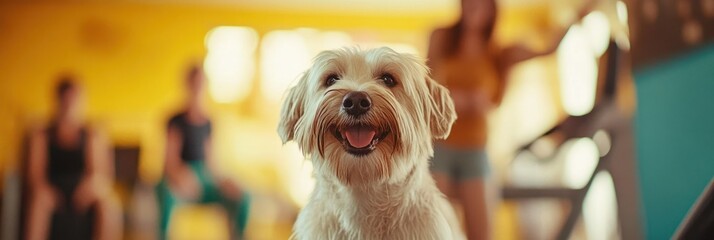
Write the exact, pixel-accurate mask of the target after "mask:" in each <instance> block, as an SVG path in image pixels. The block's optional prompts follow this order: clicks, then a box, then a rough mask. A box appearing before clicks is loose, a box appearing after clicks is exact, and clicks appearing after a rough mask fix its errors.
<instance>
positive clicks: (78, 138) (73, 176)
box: [25, 76, 122, 240]
mask: <svg viewBox="0 0 714 240" xmlns="http://www.w3.org/2000/svg"><path fill="white" fill-rule="evenodd" d="M55 100H56V104H57V107H56V112H55V114H54V116H53V117H52V120H51V121H50V124H49V127H46V128H44V129H37V130H34V131H32V133H31V136H30V146H29V150H30V151H29V156H28V157H29V158H28V161H29V162H28V180H29V187H30V201H29V208H28V213H27V214H28V215H27V218H26V219H27V222H26V224H25V226H26V229H25V231H26V232H25V237H26V239H30V240H44V239H66V238H72V239H78V238H79V239H121V232H122V229H121V226H122V220H121V212H120V209H119V203H118V200H117V199H116V197H115V194H114V192H113V191H112V181H113V158H112V155H111V151H110V144H109V143H108V141H107V139H106V137H105V136H104V135H103V134H102V133H101V132H100V131H99V130H98V129H95V128H91V127H90V126H88V125H87V124H86V123H85V121H84V118H83V117H84V116H83V114H84V112H83V111H84V104H85V103H84V95H83V92H82V88H81V87H80V86H79V85H77V83H76V82H75V81H74V79H73V78H72V77H69V76H65V77H62V78H60V81H59V83H58V85H57V87H56V99H55ZM90 210H91V211H90ZM90 212H91V213H90ZM58 214H60V215H63V216H70V217H69V218H66V217H61V218H56V216H57V215H58ZM78 216H79V218H84V219H87V218H88V219H89V222H87V221H79V220H77V217H78ZM53 220H54V221H64V222H60V223H53ZM66 222H82V224H84V225H86V226H79V228H80V229H91V230H90V231H81V230H77V229H74V228H73V227H71V226H75V227H77V226H76V225H72V224H70V225H67V223H66ZM57 224H60V225H61V226H64V227H58V226H60V225H57ZM67 226H70V227H67ZM53 227H54V228H55V229H51V228H53ZM57 228H60V229H57ZM50 232H51V233H50ZM78 232H83V233H78Z"/></svg>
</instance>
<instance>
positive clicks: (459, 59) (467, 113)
mask: <svg viewBox="0 0 714 240" xmlns="http://www.w3.org/2000/svg"><path fill="white" fill-rule="evenodd" d="M586 1H587V2H585V3H584V5H583V6H584V7H583V8H582V9H581V10H580V11H579V12H578V16H577V20H578V21H579V20H580V18H582V17H583V16H585V14H587V13H588V12H589V9H591V8H592V6H593V5H594V3H595V0H586ZM497 13H498V11H497V4H496V2H495V0H461V17H460V18H459V20H458V21H457V22H456V23H455V24H454V25H452V26H450V27H446V28H440V29H436V30H435V31H434V32H432V34H431V38H430V41H429V42H430V43H429V52H428V59H429V61H428V65H429V67H430V68H431V69H432V70H433V71H432V76H433V78H434V79H435V80H437V81H439V82H441V83H442V84H444V85H445V86H446V87H447V88H449V90H450V92H451V96H452V98H453V99H454V104H455V108H456V112H457V115H458V119H457V120H456V122H455V123H454V126H453V127H452V130H451V134H450V135H449V137H448V138H447V139H446V140H442V141H439V142H437V143H436V144H435V149H434V160H433V161H432V164H431V171H432V175H433V177H434V180H435V181H436V183H437V186H438V187H439V189H440V190H441V191H442V192H443V193H444V194H446V195H447V196H448V197H449V198H457V199H459V200H460V202H461V205H462V206H463V211H464V217H465V222H466V232H467V235H468V238H469V239H490V238H491V233H490V232H491V231H490V230H491V229H490V228H491V226H490V213H489V211H488V209H492V208H493V206H490V203H488V201H487V199H488V194H487V189H489V188H490V185H489V184H490V182H489V180H488V174H489V171H490V170H489V163H488V158H487V154H486V152H485V148H486V141H487V139H488V135H487V130H488V129H487V122H486V121H487V115H488V113H489V112H490V110H491V109H493V108H495V107H497V106H498V105H499V104H500V103H501V100H502V99H503V95H504V93H505V89H506V85H507V82H506V79H507V75H508V72H509V70H510V69H511V67H513V66H514V65H516V64H518V63H520V62H523V61H526V60H529V59H532V58H535V57H539V56H544V55H548V54H551V53H553V52H554V51H555V50H556V49H557V48H558V45H559V44H560V41H561V40H562V39H563V37H564V36H565V33H566V32H567V27H566V28H564V29H560V30H559V32H558V34H557V36H554V38H553V39H552V40H551V41H549V42H548V45H547V46H546V48H545V49H544V50H542V51H536V50H533V49H530V48H528V47H526V46H524V45H520V44H519V45H514V46H505V47H504V46H498V45H497V43H496V42H495V41H494V40H493V33H494V28H495V26H496V19H497ZM568 27H569V26H568Z"/></svg>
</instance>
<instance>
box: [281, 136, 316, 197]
mask: <svg viewBox="0 0 714 240" xmlns="http://www.w3.org/2000/svg"><path fill="white" fill-rule="evenodd" d="M283 149H284V150H285V151H284V152H285V153H286V154H287V155H286V158H285V161H286V163H284V165H283V164H281V165H283V166H284V169H283V170H284V171H286V172H285V174H286V175H287V180H288V182H287V183H286V185H287V187H288V192H289V194H290V197H291V198H292V200H293V202H295V203H296V204H297V205H298V206H299V207H301V208H302V207H304V206H305V205H306V204H307V202H308V200H309V199H310V194H312V190H313V189H314V188H315V178H313V174H312V162H310V161H309V160H305V156H304V155H303V154H302V152H301V151H300V149H299V148H298V146H297V144H295V143H288V144H285V145H284V146H283Z"/></svg>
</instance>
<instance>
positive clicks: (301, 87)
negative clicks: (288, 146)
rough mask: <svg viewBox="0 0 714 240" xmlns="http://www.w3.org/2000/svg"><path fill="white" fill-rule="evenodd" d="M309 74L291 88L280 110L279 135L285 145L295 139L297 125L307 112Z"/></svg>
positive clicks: (304, 75)
mask: <svg viewBox="0 0 714 240" xmlns="http://www.w3.org/2000/svg"><path fill="white" fill-rule="evenodd" d="M307 75H308V74H307V73H305V74H303V76H302V77H301V78H300V80H299V81H298V84H297V85H295V86H294V87H292V88H290V90H289V91H288V96H287V97H286V98H285V102H283V107H282V109H281V110H280V122H279V123H278V134H279V135H280V139H281V140H282V141H283V144H285V143H287V142H289V141H292V140H293V139H294V138H295V130H296V128H297V123H298V121H299V120H300V118H302V115H303V114H304V111H305V94H306V92H305V91H306V86H307Z"/></svg>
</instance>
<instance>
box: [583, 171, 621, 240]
mask: <svg viewBox="0 0 714 240" xmlns="http://www.w3.org/2000/svg"><path fill="white" fill-rule="evenodd" d="M583 219H584V223H585V233H586V236H587V239H591V240H600V239H602V240H605V239H620V238H619V236H618V232H617V199H616V198H615V184H614V183H613V181H612V176H611V175H610V173H608V172H605V171H603V172H599V173H598V174H597V175H595V179H593V183H592V186H591V187H590V190H589V191H588V193H587V195H586V196H585V201H584V202H583Z"/></svg>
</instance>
